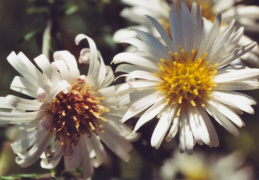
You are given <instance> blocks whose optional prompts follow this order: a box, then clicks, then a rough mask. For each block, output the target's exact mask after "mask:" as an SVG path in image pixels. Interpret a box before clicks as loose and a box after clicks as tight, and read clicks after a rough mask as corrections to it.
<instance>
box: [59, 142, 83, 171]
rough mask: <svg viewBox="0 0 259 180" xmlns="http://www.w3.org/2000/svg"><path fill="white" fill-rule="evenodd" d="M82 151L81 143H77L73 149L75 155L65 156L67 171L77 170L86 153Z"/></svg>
mask: <svg viewBox="0 0 259 180" xmlns="http://www.w3.org/2000/svg"><path fill="white" fill-rule="evenodd" d="M82 149H83V148H82V146H81V143H77V145H76V146H74V147H73V153H72V154H71V155H66V156H64V162H65V169H66V170H75V168H78V167H79V166H80V164H81V162H82V158H83V153H85V152H82Z"/></svg>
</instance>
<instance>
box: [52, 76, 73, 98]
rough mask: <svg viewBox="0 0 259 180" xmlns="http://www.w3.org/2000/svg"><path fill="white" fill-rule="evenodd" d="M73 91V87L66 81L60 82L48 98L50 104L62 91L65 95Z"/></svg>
mask: <svg viewBox="0 0 259 180" xmlns="http://www.w3.org/2000/svg"><path fill="white" fill-rule="evenodd" d="M70 89H71V85H70V84H69V83H68V82H67V81H66V80H63V81H59V82H58V83H57V84H56V85H55V86H53V88H52V89H51V90H50V94H49V97H48V102H51V101H52V100H53V99H54V97H55V96H56V95H57V94H58V93H60V92H61V91H64V93H66V91H67V90H70Z"/></svg>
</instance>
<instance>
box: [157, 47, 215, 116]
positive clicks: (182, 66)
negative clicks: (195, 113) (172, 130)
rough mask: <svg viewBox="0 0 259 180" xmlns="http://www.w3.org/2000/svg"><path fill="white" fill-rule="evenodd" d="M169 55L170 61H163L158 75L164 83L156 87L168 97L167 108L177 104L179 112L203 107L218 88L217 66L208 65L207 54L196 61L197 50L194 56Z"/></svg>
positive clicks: (182, 54)
mask: <svg viewBox="0 0 259 180" xmlns="http://www.w3.org/2000/svg"><path fill="white" fill-rule="evenodd" d="M179 48H180V52H179V53H177V52H176V53H174V54H173V53H172V52H169V54H170V57H171V59H169V60H164V59H161V63H158V66H159V69H160V70H159V71H158V72H157V73H155V75H156V76H158V77H159V78H160V79H161V82H159V84H158V86H157V87H156V88H157V89H158V90H159V91H161V92H163V93H164V95H165V96H166V104H178V105H179V111H178V115H180V111H181V109H182V107H183V106H186V105H192V106H204V101H205V100H206V99H207V98H208V97H209V96H210V93H211V91H212V90H213V88H214V87H215V86H216V84H215V82H214V81H213V77H214V76H215V74H216V72H217V69H216V66H217V64H208V62H207V60H206V56H207V54H206V53H205V54H204V55H203V56H201V57H198V58H197V57H196V55H197V51H198V48H196V50H192V52H184V50H183V49H182V48H181V47H179Z"/></svg>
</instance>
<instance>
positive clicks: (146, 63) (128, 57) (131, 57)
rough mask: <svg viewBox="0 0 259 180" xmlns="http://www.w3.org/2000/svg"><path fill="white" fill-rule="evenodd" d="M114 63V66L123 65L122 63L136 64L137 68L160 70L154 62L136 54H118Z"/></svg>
mask: <svg viewBox="0 0 259 180" xmlns="http://www.w3.org/2000/svg"><path fill="white" fill-rule="evenodd" d="M159 60H160V59H159ZM112 62H113V63H114V64H117V63H122V62H124V63H130V64H134V65H136V66H140V67H143V68H147V69H151V70H157V69H158V66H157V64H156V63H155V62H152V61H150V60H149V59H146V58H144V57H142V56H140V55H137V54H135V53H127V52H125V53H120V54H117V55H116V56H114V58H113V61H112ZM157 62H158V61H157Z"/></svg>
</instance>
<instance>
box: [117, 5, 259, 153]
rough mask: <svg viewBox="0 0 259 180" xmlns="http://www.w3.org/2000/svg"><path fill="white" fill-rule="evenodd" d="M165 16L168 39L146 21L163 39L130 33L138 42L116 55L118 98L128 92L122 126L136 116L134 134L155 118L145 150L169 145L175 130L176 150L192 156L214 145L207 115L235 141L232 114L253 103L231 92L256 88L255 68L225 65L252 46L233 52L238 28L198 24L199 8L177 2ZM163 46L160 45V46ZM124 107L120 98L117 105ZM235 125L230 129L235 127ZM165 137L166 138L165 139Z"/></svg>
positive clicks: (218, 21)
mask: <svg viewBox="0 0 259 180" xmlns="http://www.w3.org/2000/svg"><path fill="white" fill-rule="evenodd" d="M181 9H182V10H180V9H179V8H178V7H177V6H176V5H174V6H173V7H172V10H171V11H170V17H169V21H170V27H171V29H170V36H169V35H168V34H167V33H166V30H165V29H163V28H162V26H161V25H160V24H159V23H158V21H156V20H155V19H154V18H152V17H149V19H150V20H151V22H152V23H153V25H154V27H155V28H156V29H157V31H158V32H159V33H160V35H161V37H162V38H163V43H161V42H160V41H159V40H158V39H156V38H155V37H153V36H152V35H151V34H149V33H146V32H143V31H139V30H135V32H136V33H137V34H138V38H139V39H137V38H136V39H133V38H132V39H129V40H127V41H125V42H128V43H129V44H131V45H133V46H135V47H136V50H135V51H134V52H125V53H120V54H118V55H116V56H115V57H114V59H113V62H114V63H116V64H117V63H122V62H125V63H129V64H121V65H119V66H118V67H117V71H121V72H126V73H128V74H126V75H124V76H126V81H127V83H125V84H123V85H122V86H121V87H120V88H119V89H118V94H121V95H122V94H127V93H130V99H129V100H130V101H131V103H132V104H131V105H130V107H129V109H128V111H127V112H126V114H125V115H124V117H123V119H122V121H123V122H125V121H126V120H128V119H130V118H131V117H134V116H135V115H138V114H139V113H140V112H143V114H141V116H140V118H139V120H138V122H137V124H136V126H135V129H134V131H137V130H138V129H139V128H140V127H141V126H142V125H143V124H145V123H146V122H148V121H150V120H151V119H153V118H154V117H156V116H157V118H158V119H159V121H158V124H157V126H156V128H155V130H154V132H153V135H152V138H151V145H152V146H153V147H155V148H159V146H160V144H161V142H162V140H163V139H164V137H165V136H166V141H170V140H171V139H172V138H173V137H175V135H176V134H177V132H178V130H179V138H180V150H181V151H188V152H189V153H192V150H193V146H194V145H195V143H196V142H197V143H199V144H203V143H205V144H207V145H209V146H210V147H216V146H218V145H219V141H218V136H217V133H216V131H215V129H214V127H213V124H212V122H211V120H210V117H209V116H208V114H209V115H210V116H211V117H213V119H215V120H216V121H217V122H218V123H219V124H220V125H222V126H223V127H224V128H226V129H227V130H228V131H229V132H231V133H232V134H234V135H235V136H239V131H238V129H237V128H236V126H238V127H242V126H244V122H243V121H242V120H241V119H240V117H239V116H238V115H237V114H241V113H242V111H245V112H247V113H250V114H253V113H254V111H253V108H252V107H251V105H254V104H255V103H256V102H255V100H254V99H253V98H251V97H249V96H247V95H245V94H243V93H240V92H235V91H234V90H250V89H257V88H259V82H258V80H257V78H258V76H259V69H255V68H254V69H252V68H251V69H250V68H241V69H237V68H235V67H232V66H228V64H229V63H230V62H232V61H233V60H235V59H236V58H238V57H240V56H241V55H243V54H245V53H246V52H248V51H250V50H251V49H252V48H253V47H254V46H255V44H256V43H251V44H248V45H246V46H243V47H240V48H237V47H236V45H237V43H238V41H239V40H240V38H241V37H242V34H243V30H244V29H243V28H240V29H238V30H237V31H236V30H235V28H234V27H233V25H234V21H232V22H231V23H230V25H229V26H228V27H226V28H225V30H224V31H222V32H221V33H220V34H219V29H220V24H221V15H220V14H217V16H216V19H215V21H214V23H213V24H212V23H211V22H210V21H207V20H206V19H204V20H203V19H202V15H201V14H202V9H201V8H200V9H199V10H198V7H197V5H196V4H195V3H194V4H193V5H192V10H191V11H189V8H188V7H187V6H186V5H185V4H184V3H182V4H181ZM164 44H165V45H164ZM125 103H128V99H125V98H124V99H123V100H122V101H121V102H120V103H119V104H120V105H123V104H125ZM235 125H236V126H235ZM166 134H167V135H166Z"/></svg>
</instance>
